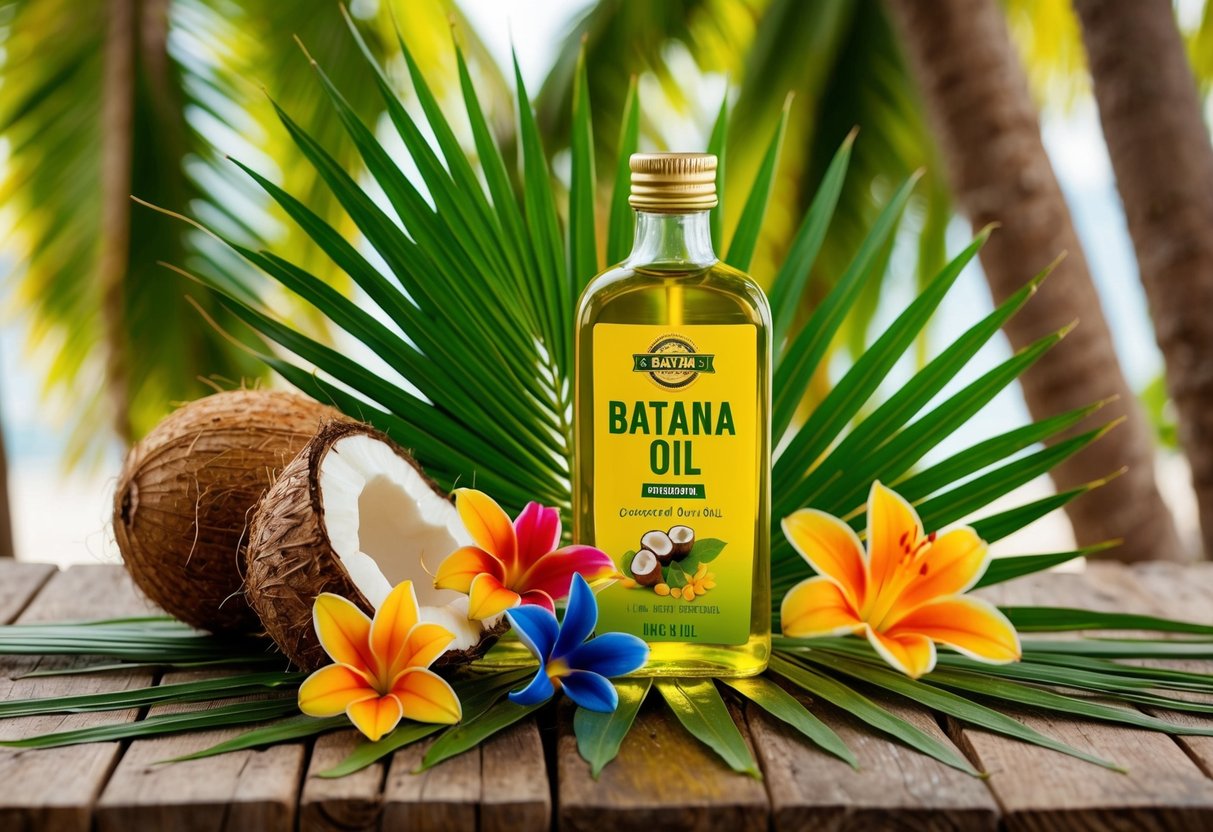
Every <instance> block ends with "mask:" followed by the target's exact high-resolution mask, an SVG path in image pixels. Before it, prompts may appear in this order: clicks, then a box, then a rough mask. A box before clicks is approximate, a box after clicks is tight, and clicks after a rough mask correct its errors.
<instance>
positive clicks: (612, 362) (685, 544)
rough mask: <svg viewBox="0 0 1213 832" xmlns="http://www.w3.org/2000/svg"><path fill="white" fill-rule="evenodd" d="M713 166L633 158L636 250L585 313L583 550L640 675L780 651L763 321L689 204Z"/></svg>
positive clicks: (580, 470) (603, 277)
mask: <svg viewBox="0 0 1213 832" xmlns="http://www.w3.org/2000/svg"><path fill="white" fill-rule="evenodd" d="M671 158H672V160H673V161H672V163H667V162H665V161H664V159H671ZM709 165H710V168H709V170H708V173H707V174H706V175H705V172H704V168H705V167H708V166H709ZM638 167H639V172H640V173H641V177H640V178H641V179H642V180H644V181H645V184H646V185H647V186H648V187H647V190H646V189H645V188H641V189H640V190H641V191H642V196H641V198H639V199H637V196H636V195H637V190H638V189H637V185H636V182H637V172H638ZM714 168H715V160H714V158H712V157H706V156H704V155H702V154H694V155H691V154H651V155H646V156H644V157H641V158H640V159H639V162H638V161H637V158H636V157H634V158H633V205H634V206H636V207H638V213H637V224H636V242H635V246H634V248H633V251H632V254H631V255H630V256H629V258H628V259H627V260H625V261H624V263H622V264H620V265H619V266H616V267H614V268H612V269H609V270H607V271H606V272H604V273H602V274H600V275H598V276H597V277H596V278H594V279H593V280H592V281H591V282H590V283H589V285H588V286H587V287H586V289H585V292H584V293H583V295H582V298H581V301H580V303H579V307H578V312H577V317H576V390H575V398H574V402H575V405H574V409H575V414H574V420H575V442H574V445H575V452H574V488H573V511H574V531H573V534H574V540H575V541H577V542H579V543H584V544H589V545H594V546H598V547H599V548H602V549H603V550H604V551H606V552H607V554H608V555H610V556H611V557H612V559H614V560H615V561H616V562H617V564H618V565H619V568H620V572H621V573H622V577H621V578H620V579H619V580H618V581H616V582H615V584H613V585H611V586H608V587H607V588H605V589H604V590H602V591H601V592H600V593H599V631H609V630H618V631H624V632H632V633H634V634H635V635H638V636H640V637H641V638H644V639H645V640H646V641H647V642H648V643H649V646H650V651H651V652H650V657H649V662H648V664H647V665H646V667H645V668H643V669H642V670H641V671H640V672H639V675H650V676H684V677H686V676H715V677H728V676H747V675H754V674H757V673H760V672H762V670H763V669H765V668H766V665H767V659H768V657H769V654H770V645H771V618H770V612H771V610H770V607H771V598H770V454H771V448H770V386H771V370H770V354H771V344H770V311H769V308H768V305H767V301H766V298H765V296H764V295H763V293H762V290H761V289H760V288H759V286H758V285H757V284H756V283H755V282H754V281H753V280H752V279H751V278H749V277H748V276H747V275H745V274H743V273H742V272H739V271H737V270H736V269H733V268H731V267H729V266H726V265H724V264H722V263H720V262H719V261H718V260H717V258H716V256H715V254H714V253H713V251H712V246H711V234H710V227H709V219H708V216H709V215H708V212H707V208H710V207H711V206H710V204H707V199H706V198H700V199H698V201H696V198H695V197H694V194H693V193H692V196H691V197H690V198H688V197H687V192H688V190H690V191H692V192H693V191H694V190H695V188H696V187H699V189H700V193H701V194H702V192H704V191H706V190H707V187H706V186H705V185H702V184H701V185H699V186H696V185H695V182H696V181H698V182H700V183H703V182H704V180H708V181H710V176H714ZM688 171H689V175H687V176H683V177H682V178H681V180H680V175H682V174H687V173H688ZM646 174H651V175H650V176H649V178H648V179H647V180H645V175H646ZM696 177H698V179H696ZM686 182H690V183H691V186H690V187H689V188H688V186H687V184H686ZM714 199H715V198H714V189H712V190H711V202H712V203H713V204H714ZM663 200H665V201H663ZM705 205H707V207H706V208H705V207H704V206H705Z"/></svg>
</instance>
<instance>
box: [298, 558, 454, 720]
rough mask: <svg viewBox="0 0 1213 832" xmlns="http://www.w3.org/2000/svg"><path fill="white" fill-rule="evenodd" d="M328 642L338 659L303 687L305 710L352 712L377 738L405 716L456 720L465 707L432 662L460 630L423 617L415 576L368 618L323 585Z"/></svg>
mask: <svg viewBox="0 0 1213 832" xmlns="http://www.w3.org/2000/svg"><path fill="white" fill-rule="evenodd" d="M312 621H313V623H314V624H315V626H316V635H317V636H318V637H319V638H320V644H321V646H323V647H324V650H325V652H326V653H328V654H329V656H330V657H331V658H332V659H333V661H334V662H335V664H330V665H328V666H327V667H322V668H320V669H319V670H317V671H316V672H315V673H313V674H312V675H311V676H309V677H307V679H305V680H304V682H303V684H302V685H301V686H300V687H299V710H301V711H303V712H304V713H305V714H308V715H309V716H318V717H328V716H337V715H338V714H340V713H342V712H344V713H345V714H346V715H347V716H349V718H350V722H352V723H354V727H356V728H357V729H358V730H359V731H361V732H362V733H363V734H365V735H366V736H367V738H368V739H369V740H371V742H374V741H375V740H378V739H379V738H380V737H382V736H383V735H384V734H388V733H390V732H391V731H392V729H394V728H395V727H396V725H397V724H398V723H399V722H400V720H401V719H411V720H414V721H416V722H436V723H442V724H452V723H455V722H458V721H459V719H460V717H461V716H462V715H463V711H462V707H461V706H460V704H459V697H457V696H456V695H455V691H454V690H453V689H452V688H451V686H450V684H448V683H447V681H446V680H445V679H443V678H442V677H441V676H439V675H438V674H437V673H435V672H434V671H432V670H430V669H429V666H430V665H431V664H433V663H434V660H435V659H437V658H438V657H439V656H441V655H442V654H443V652H444V651H445V650H446V648H447V645H449V644H450V643H451V641H453V640H454V638H455V636H454V635H453V634H452V633H451V632H450V630H448V629H446V628H445V627H442V626H440V625H438V624H433V623H430V622H425V621H420V620H418V614H417V595H416V593H415V592H414V591H413V583H412V581H403V582H402V583H400V584H397V585H396V587H395V588H394V589H393V590H392V591H391V593H389V594H388V597H387V598H386V599H385V600H384V602H383V604H382V605H380V607H379V609H378V610H376V611H375V620H374V621H372V620H371V619H370V618H367V616H366V614H365V613H363V612H362V610H360V609H358V607H356V606H355V605H354V604H353V603H352V602H350V601H348V600H346V599H345V598H342V597H341V596H340V595H333V594H332V593H330V592H323V593H321V594H320V595H319V596H318V597H317V598H316V603H315V604H314V605H313V607H312Z"/></svg>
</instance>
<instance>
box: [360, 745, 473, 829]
mask: <svg viewBox="0 0 1213 832" xmlns="http://www.w3.org/2000/svg"><path fill="white" fill-rule="evenodd" d="M433 744H434V743H433V740H432V739H426V740H422V741H421V742H419V743H414V744H413V745H410V746H407V747H405V748H402V749H401V750H400V751H397V752H396V753H395V754H393V755H392V760H391V765H390V766H389V768H388V774H387V781H386V782H385V783H384V785H383V828H384V829H407V830H409V832H438V830H469V832H472V830H475V829H476V808H477V804H479V802H480V785H481V784H480V751H481V750H480V749H479V748H474V749H472V750H471V751H468V752H465V753H463V754H460V755H458V756H456V757H452V758H451V759H449V760H446V761H444V762H442V763H439V764H438V765H436V766H434V767H433V768H431V769H427V770H426V771H423V772H419V773H417V774H414V773H413V772H414V771H415V770H416V769H417V767H418V766H420V765H421V760H422V758H423V757H424V756H425V752H426V751H427V750H429V747H430V746H431V745H433Z"/></svg>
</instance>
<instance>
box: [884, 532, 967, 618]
mask: <svg viewBox="0 0 1213 832" xmlns="http://www.w3.org/2000/svg"><path fill="white" fill-rule="evenodd" d="M989 563H990V553H989V547H987V546H986V543H985V541H984V540H982V539H981V538H980V537H978V536H977V532H975V531H973V530H972V529H970V528H968V527H962V528H959V529H953V530H952V531H950V532H948V533H946V534H942V535H940V536H939V537H938V538H936V540H935V542H934V543H932V544H931V545H930V546H929V547H928V548H927V550H926V551H925V552H923V553H922V557H921V559H920V561H919V564H918V565H917V567H916V568H917V570H918V573H919V574H918V575H916V576H915V577H914V578H913V579H911V582H910V583H909V585H908V586H906V588H905V589H904V590H902V593H901V596H900V597H899V598H898V599H897V601H896V602H895V603H894V605H893V608H892V610H890V613H889V614H890V620H895V619H896V617H897V616H898V615H899V613H901V612H903V611H904V612H908V611H910V610H912V609H915V608H917V607H921V606H922V605H923V604H925V603H928V602H929V601H933V600H935V599H936V598H943V597H948V596H952V595H960V594H961V593H962V592H965V591H967V590H969V589H971V588H972V587H973V584H975V583H977V580H978V579H979V578H980V577H981V576H982V575H983V574H984V573H985V571H986V567H987V566H988V565H989Z"/></svg>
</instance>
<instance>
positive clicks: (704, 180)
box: [628, 153, 716, 214]
mask: <svg viewBox="0 0 1213 832" xmlns="http://www.w3.org/2000/svg"><path fill="white" fill-rule="evenodd" d="M631 167H632V195H631V196H630V197H629V199H628V203H629V204H630V205H631V206H632V207H633V208H635V209H636V210H637V211H650V212H652V213H655V214H684V213H691V212H693V211H707V210H709V209H711V208H715V207H716V157H715V156H713V155H712V154H711V153H633V154H632V158H631Z"/></svg>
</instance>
